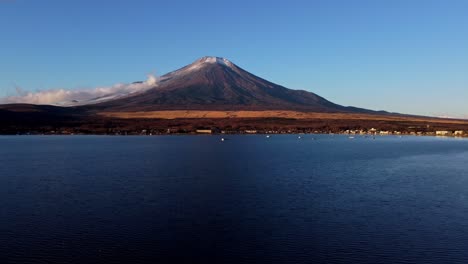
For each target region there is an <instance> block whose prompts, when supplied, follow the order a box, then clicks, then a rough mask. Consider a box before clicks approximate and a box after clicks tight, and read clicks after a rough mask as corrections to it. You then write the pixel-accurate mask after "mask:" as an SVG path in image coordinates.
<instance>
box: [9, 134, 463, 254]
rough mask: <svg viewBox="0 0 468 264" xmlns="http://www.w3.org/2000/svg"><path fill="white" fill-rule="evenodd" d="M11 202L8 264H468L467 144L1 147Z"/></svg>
mask: <svg viewBox="0 0 468 264" xmlns="http://www.w3.org/2000/svg"><path fill="white" fill-rule="evenodd" d="M313 138H315V139H316V140H313ZM0 205H1V206H0V262H1V263H96V262H97V263H175V262H182V263H184V262H185V263H213V262H215V263H353V262H354V263H468V140H457V139H443V138H432V137H403V138H398V137H377V138H376V139H375V140H372V139H368V138H360V137H357V138H356V139H354V140H351V139H348V138H347V137H344V136H328V135H327V136H325V135H322V136H317V135H314V136H312V135H303V136H302V139H298V138H297V136H294V135H284V136H273V137H271V138H269V139H267V138H265V137H264V136H229V140H228V141H225V142H221V141H220V137H219V136H170V137H166V136H158V137H100V136H73V137H60V136H52V137H48V136H37V137H36V136H34V137H33V136H30V137H22V136H17V137H15V136H12V137H0Z"/></svg>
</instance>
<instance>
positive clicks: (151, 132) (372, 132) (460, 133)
mask: <svg viewBox="0 0 468 264" xmlns="http://www.w3.org/2000/svg"><path fill="white" fill-rule="evenodd" d="M89 134H97V135H116V136H127V135H128V136H130V135H140V136H156V135H222V134H245V135H253V134H265V135H269V134H343V135H363V136H388V135H398V136H401V135H407V136H408V135H409V136H438V137H468V131H464V130H455V131H449V130H437V131H388V130H379V129H376V128H370V129H367V130H366V129H359V130H349V129H348V130H341V131H336V132H334V131H329V130H328V131H325V130H304V129H288V130H256V129H246V130H223V129H217V128H214V129H195V130H185V129H179V128H174V129H173V128H167V129H166V130H157V129H156V130H155V129H142V130H122V131H120V130H114V131H109V132H108V133H87V132H80V131H74V130H50V131H29V132H21V133H16V135H89Z"/></svg>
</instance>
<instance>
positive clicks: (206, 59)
mask: <svg viewBox="0 0 468 264" xmlns="http://www.w3.org/2000/svg"><path fill="white" fill-rule="evenodd" d="M195 63H212V64H213V63H216V64H220V65H224V66H228V67H232V65H233V64H232V62H230V61H229V60H228V59H225V58H221V57H213V56H205V57H202V58H200V59H198V60H197V61H195Z"/></svg>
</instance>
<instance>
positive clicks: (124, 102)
mask: <svg viewBox="0 0 468 264" xmlns="http://www.w3.org/2000/svg"><path fill="white" fill-rule="evenodd" d="M84 108H86V109H88V110H96V111H112V112H119V111H125V112H131V111H157V110H297V111H311V112H351V113H371V112H373V111H370V110H365V109H360V108H353V107H344V106H341V105H337V104H334V103H332V102H330V101H327V100H326V99H324V98H322V97H320V96H318V95H316V94H314V93H311V92H307V91H301V90H292V89H288V88H285V87H283V86H280V85H277V84H274V83H271V82H269V81H266V80H264V79H262V78H260V77H257V76H255V75H253V74H251V73H249V72H247V71H245V70H243V69H242V68H240V67H238V66H237V65H235V64H233V63H232V62H230V61H229V60H227V59H223V58H219V57H203V58H201V59H198V60H197V61H195V62H194V63H192V64H190V65H188V66H185V67H183V68H181V69H179V70H176V71H174V72H171V73H168V74H166V75H164V76H162V77H161V78H160V79H159V80H158V81H157V83H156V85H155V87H154V88H151V89H149V90H147V91H144V92H141V93H138V94H133V95H131V96H127V97H124V98H120V99H116V100H111V101H107V102H103V103H99V104H94V105H87V106H84Z"/></svg>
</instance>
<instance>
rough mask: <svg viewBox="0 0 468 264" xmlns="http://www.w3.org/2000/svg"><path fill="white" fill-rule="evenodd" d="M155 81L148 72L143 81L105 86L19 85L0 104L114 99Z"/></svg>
mask: <svg viewBox="0 0 468 264" xmlns="http://www.w3.org/2000/svg"><path fill="white" fill-rule="evenodd" d="M157 82H158V77H156V76H155V75H153V74H149V75H148V79H147V80H146V81H144V82H136V83H131V84H123V83H119V84H115V85H112V86H107V87H105V86H104V87H96V88H89V89H79V90H67V89H51V90H43V91H37V92H29V91H24V90H22V89H21V88H20V87H15V89H16V95H12V96H7V97H3V98H0V104H13V103H25V104H46V105H62V106H72V105H81V104H88V103H98V102H102V101H105V100H108V99H115V98H119V97H123V96H125V95H129V94H133V93H137V92H142V91H146V90H148V89H150V88H154V87H156V86H157Z"/></svg>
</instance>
